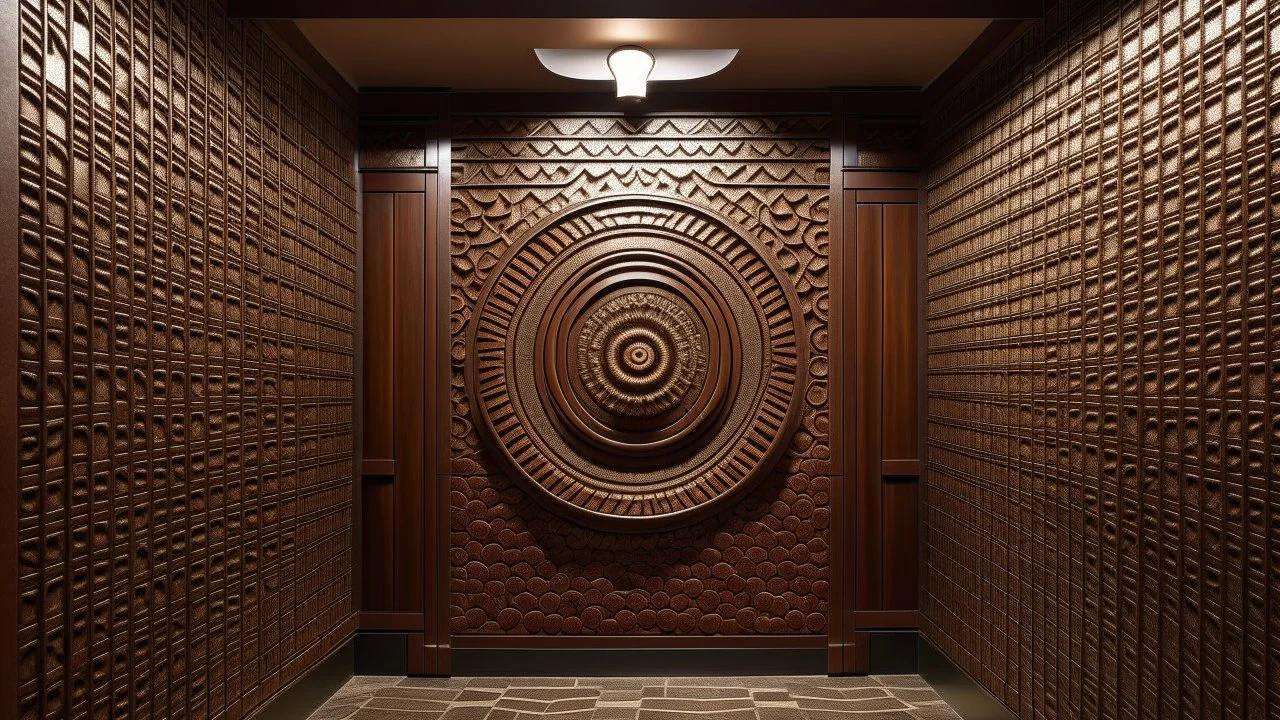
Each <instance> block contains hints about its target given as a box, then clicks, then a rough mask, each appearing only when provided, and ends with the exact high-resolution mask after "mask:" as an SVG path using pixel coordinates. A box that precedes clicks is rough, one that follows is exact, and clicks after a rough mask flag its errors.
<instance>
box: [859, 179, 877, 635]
mask: <svg viewBox="0 0 1280 720" xmlns="http://www.w3.org/2000/svg"><path fill="white" fill-rule="evenodd" d="M855 213H856V217H857V226H856V232H855V234H854V246H855V251H856V252H857V258H858V259H857V276H856V280H855V282H854V292H855V294H856V296H857V301H856V302H857V307H858V312H857V326H856V340H855V347H856V352H857V355H858V362H859V367H858V370H857V372H856V373H854V377H855V383H856V387H855V390H854V398H855V400H854V405H855V408H856V409H855V412H856V413H857V430H856V432H855V434H854V437H855V438H856V440H855V443H854V446H855V451H854V452H855V453H856V460H855V462H854V468H855V484H854V487H855V488H856V493H857V498H858V499H857V512H856V514H855V517H856V518H857V523H858V524H857V527H858V543H857V548H858V550H857V559H856V561H855V562H856V565H857V576H856V577H857V581H856V587H855V588H854V598H855V600H854V609H856V610H879V609H881V607H882V606H881V588H882V572H881V563H882V562H883V555H882V553H883V549H884V538H883V516H882V512H883V506H882V504H881V483H880V478H881V475H880V447H881V430H882V427H881V422H880V420H881V402H882V395H881V393H882V384H883V373H882V368H883V333H884V303H883V297H884V294H883V243H884V206H883V205H879V204H861V203H859V204H855Z"/></svg>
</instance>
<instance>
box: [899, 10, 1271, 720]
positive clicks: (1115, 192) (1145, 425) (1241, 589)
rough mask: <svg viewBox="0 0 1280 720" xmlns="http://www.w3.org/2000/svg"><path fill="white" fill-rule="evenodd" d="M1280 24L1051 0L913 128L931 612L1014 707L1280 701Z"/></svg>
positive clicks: (1190, 710) (1266, 714) (942, 636)
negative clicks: (918, 130)
mask: <svg viewBox="0 0 1280 720" xmlns="http://www.w3.org/2000/svg"><path fill="white" fill-rule="evenodd" d="M1277 28H1280V6H1278V5H1277V3H1275V2H1233V1H1228V2H1223V1H1221V0H1205V1H1204V2H1199V3H1182V2H1173V3H1121V2H1115V1H1107V2H1061V3H1056V4H1054V5H1053V6H1052V9H1051V10H1050V11H1049V14H1048V17H1047V18H1046V19H1045V20H1044V21H1043V22H1040V23H1037V24H1036V25H1035V26H1033V28H1032V30H1031V31H1030V32H1029V33H1028V34H1026V35H1024V36H1022V37H1021V38H1020V39H1019V40H1017V41H1016V42H1015V43H1014V44H1013V46H1012V47H1010V48H1009V49H1008V50H1007V51H1005V52H1004V54H1003V56H1002V57H1001V58H999V59H998V60H997V61H996V62H994V63H993V64H992V65H991V66H990V67H989V68H988V69H987V70H985V71H984V72H982V73H981V74H980V75H979V76H978V77H977V78H976V79H975V80H974V81H973V82H972V84H969V85H967V86H966V87H964V88H963V89H962V91H961V92H960V93H959V94H958V95H957V97H956V99H955V100H954V101H951V102H948V103H947V104H945V105H943V106H942V107H940V108H938V109H937V111H936V113H935V114H934V116H933V117H932V118H930V119H929V120H928V122H927V123H926V132H927V134H928V135H929V136H930V144H931V145H932V146H933V156H934V158H935V160H934V162H933V163H932V164H931V166H930V169H929V173H928V296H927V297H928V308H927V314H928V323H927V327H928V356H929V376H928V397H929V412H928V458H929V467H928V479H927V483H926V485H925V492H924V505H923V507H924V515H923V518H924V528H925V531H924V532H925V536H924V539H925V554H924V567H923V568H922V578H923V582H924V595H923V598H922V608H921V609H922V615H923V621H924V630H925V632H926V634H927V635H928V636H929V637H930V638H931V639H932V640H933V641H934V642H936V643H937V644H938V645H939V646H940V647H941V648H942V649H943V650H944V651H945V652H946V653H947V654H948V655H949V656H950V657H951V658H952V659H954V660H956V661H957V662H958V663H959V665H960V666H961V667H962V668H963V669H964V670H966V671H968V673H969V674H970V675H971V676H973V677H975V678H977V679H978V680H980V681H981V682H982V683H983V684H984V685H986V687H987V688H988V689H989V690H990V691H991V692H992V693H994V694H995V695H996V696H997V697H998V698H1000V699H1001V700H1003V701H1004V702H1005V703H1006V704H1007V705H1008V706H1009V707H1010V708H1012V709H1013V710H1015V711H1016V712H1017V713H1018V714H1019V715H1020V716H1021V717H1024V718H1033V717H1034V718H1157V717H1159V718H1175V717H1182V718H1189V717H1194V718H1201V717H1203V718H1277V717H1280V682H1278V679H1280V583H1278V582H1277V581H1276V577H1277V573H1278V572H1280V474H1278V473H1280V380H1278V378H1277V371H1280V332H1277V328H1276V322H1277V318H1280V156H1277V154H1276V148H1277V147H1278V142H1280V126H1278V125H1277V118H1278V117H1280V54H1278V53H1277V49H1278V48H1277V38H1278V37H1280V35H1277Z"/></svg>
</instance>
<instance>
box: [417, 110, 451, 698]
mask: <svg viewBox="0 0 1280 720" xmlns="http://www.w3.org/2000/svg"><path fill="white" fill-rule="evenodd" d="M436 100H437V105H436V116H435V120H434V122H432V123H429V125H428V141H427V144H428V151H427V154H428V155H429V156H431V157H432V158H434V160H435V162H436V163H437V166H438V167H439V168H440V170H439V171H438V172H432V173H428V174H427V222H428V224H429V226H428V228H427V243H428V245H427V247H428V265H427V306H428V312H429V314H428V318H429V323H430V324H429V325H428V336H427V347H428V356H427V357H428V358H429V362H430V363H431V364H430V365H429V366H428V368H427V372H429V373H431V377H433V378H434V380H433V381H432V382H431V385H432V389H431V390H429V395H428V399H429V401H430V404H429V405H428V406H427V407H428V416H427V420H426V423H425V425H426V427H427V428H428V431H429V432H431V433H432V434H431V435H430V436H428V437H426V438H424V441H425V447H426V448H427V456H428V457H427V468H428V475H427V477H428V481H429V483H430V484H429V486H428V487H427V488H426V493H425V497H426V498H427V503H428V504H427V516H428V520H427V522H426V523H425V525H426V526H427V532H428V533H429V535H428V536H427V537H426V538H425V542H426V550H425V552H424V558H425V559H426V561H427V562H428V563H429V565H428V567H427V569H426V575H427V587H428V588H429V593H430V594H429V596H428V600H427V603H426V607H425V610H426V612H427V613H429V615H428V617H427V622H426V626H425V633H424V650H425V651H426V657H425V666H426V672H428V673H431V674H436V675H448V674H450V671H451V668H452V661H451V656H450V647H451V645H450V615H449V613H450V603H449V581H450V568H451V564H450V560H449V549H450V538H449V524H450V510H449V487H450V484H451V476H450V472H451V470H452V463H451V458H450V451H451V448H450V445H449V440H450V426H451V424H452V417H451V413H452V406H451V405H450V395H449V393H450V372H451V367H450V353H449V347H450V342H451V340H450V336H449V331H450V328H449V308H450V299H449V293H450V283H449V280H450V272H451V267H450V256H449V253H450V246H449V244H450V233H451V232H452V228H451V225H450V214H449V207H450V174H451V173H450V165H451V163H452V160H451V154H450V150H451V148H450V137H449V117H450V100H451V98H450V97H449V96H448V95H439V96H437V98H436Z"/></svg>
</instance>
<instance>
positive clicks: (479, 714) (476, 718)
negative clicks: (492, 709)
mask: <svg viewBox="0 0 1280 720" xmlns="http://www.w3.org/2000/svg"><path fill="white" fill-rule="evenodd" d="M488 714H489V708H488V707H485V706H483V705H462V706H458V705H454V706H453V707H451V708H449V709H448V710H445V711H444V714H443V715H441V716H440V720H484V718H485V716H486V715H488Z"/></svg>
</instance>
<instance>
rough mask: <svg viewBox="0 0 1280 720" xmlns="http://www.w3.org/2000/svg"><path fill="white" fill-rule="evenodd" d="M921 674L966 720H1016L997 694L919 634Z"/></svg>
mask: <svg viewBox="0 0 1280 720" xmlns="http://www.w3.org/2000/svg"><path fill="white" fill-rule="evenodd" d="M920 677H922V678H924V679H925V680H926V681H927V682H928V683H929V684H930V685H932V686H933V689H934V690H937V691H938V695H940V696H941V697H942V699H943V700H946V701H947V704H948V705H950V706H951V708H952V709H953V710H955V711H956V713H958V714H959V715H960V717H962V718H964V720H1017V716H1015V715H1014V714H1013V713H1011V712H1010V711H1009V708H1007V707H1005V706H1004V705H1003V704H1002V703H1001V702H1000V701H999V700H997V699H996V697H995V696H994V695H992V694H991V693H989V692H987V689H986V688H984V687H982V685H980V684H978V681H976V680H974V679H973V678H971V677H969V674H968V673H966V672H965V671H964V670H961V669H960V668H959V666H957V665H956V664H955V663H953V662H951V658H948V657H947V656H946V655H945V654H943V652H942V651H941V650H939V649H938V648H937V646H936V645H934V644H933V643H931V642H929V640H928V638H926V637H925V636H924V634H923V633H921V635H920Z"/></svg>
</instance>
